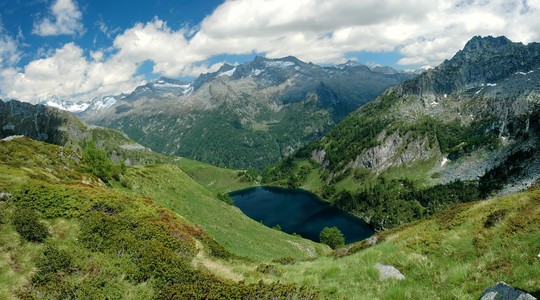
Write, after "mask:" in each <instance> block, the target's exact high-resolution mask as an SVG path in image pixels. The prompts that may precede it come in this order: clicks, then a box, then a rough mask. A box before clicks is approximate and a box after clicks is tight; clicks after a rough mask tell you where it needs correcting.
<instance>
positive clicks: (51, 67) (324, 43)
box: [0, 0, 540, 100]
mask: <svg viewBox="0 0 540 300" xmlns="http://www.w3.org/2000/svg"><path fill="white" fill-rule="evenodd" d="M539 14H540V1H538V0H534V1H531V0H451V1H447V0H364V1H350V0H325V1H316V0H294V1H291V0H274V1H267V0H234V1H232V0H230V1H226V2H224V3H223V4H221V5H220V6H219V7H217V8H216V9H215V10H214V12H213V13H212V14H210V15H208V16H207V17H206V18H205V19H204V20H203V21H202V22H201V23H200V24H197V25H196V26H193V27H185V28H180V29H177V30H176V29H172V28H170V27H169V26H168V25H167V23H166V22H165V21H163V20H161V19H160V18H159V17H156V18H154V19H153V20H150V21H149V22H146V23H137V24H135V25H134V26H133V27H131V28H127V29H125V30H124V31H122V32H116V31H111V30H110V29H109V28H108V27H107V26H106V24H105V23H104V22H103V21H100V22H98V23H96V25H97V27H98V29H99V30H101V31H102V32H103V33H105V34H106V35H108V37H110V38H111V40H113V42H112V46H111V47H110V48H108V49H98V50H94V51H83V49H81V48H80V47H79V46H77V45H75V44H72V43H69V44H66V45H64V46H63V47H62V48H60V49H56V50H55V51H53V53H46V54H44V56H43V57H42V58H40V59H38V60H35V61H33V62H30V63H29V64H28V65H26V66H24V67H22V68H20V69H17V68H14V67H8V68H4V70H3V71H2V72H1V73H0V89H1V90H2V94H3V96H4V97H6V95H7V96H9V97H15V98H20V99H22V100H25V99H28V100H31V99H36V97H39V96H40V95H45V94H54V95H57V96H64V97H67V98H70V99H72V100H73V99H81V100H88V99H91V98H92V97H94V96H97V95H104V94H106V93H110V94H117V93H119V92H125V91H129V89H131V88H133V87H134V86H135V85H136V84H140V83H142V81H143V79H142V78H141V77H138V76H137V75H136V74H137V68H138V66H140V65H141V64H142V63H143V62H145V61H151V62H152V63H153V72H154V73H157V74H160V75H165V76H173V77H174V76H197V75H198V74H199V73H202V72H208V71H213V70H216V69H217V68H218V67H219V64H214V65H208V61H209V60H210V59H211V58H213V57H214V56H216V55H224V54H225V55H231V54H237V55H242V54H252V53H262V54H264V55H266V56H267V57H271V58H275V57H283V56H288V55H294V56H297V57H298V58H300V59H302V60H304V61H311V62H314V63H339V62H343V61H344V60H345V59H347V57H348V56H351V55H352V54H353V53H356V52H361V51H369V52H399V53H400V54H401V55H402V58H401V59H400V60H399V61H398V62H397V63H398V64H401V65H403V66H411V67H418V66H425V65H431V66H435V65H437V64H439V63H441V62H442V61H443V60H444V59H447V58H450V57H451V56H452V55H453V54H454V53H455V52H457V51H458V50H460V49H461V48H462V47H463V45H465V43H466V42H467V40H469V39H470V38H471V37H473V36H475V35H482V36H485V35H494V36H498V35H506V36H507V37H509V38H510V39H511V40H513V41H519V42H524V43H528V42H532V41H539V40H540V18H538V15H539ZM81 19H82V15H81V12H80V10H79V9H78V7H77V5H76V4H75V3H74V2H72V1H71V0H57V1H56V2H55V3H54V5H53V6H52V8H51V14H50V16H47V17H45V18H44V19H42V20H41V21H39V22H37V23H36V24H35V26H34V33H36V34H40V35H54V34H71V35H77V34H82V32H83V31H84V28H83V26H82V24H81ZM85 53H86V54H85ZM0 59H2V62H6V63H7V64H12V63H13V62H16V61H18V59H19V54H18V52H17V50H16V44H13V40H12V39H11V40H10V39H9V38H3V37H2V36H1V35H0ZM6 63H4V65H5V64H6ZM85 97H86V99H85Z"/></svg>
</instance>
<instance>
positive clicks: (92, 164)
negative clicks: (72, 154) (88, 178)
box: [83, 142, 114, 182]
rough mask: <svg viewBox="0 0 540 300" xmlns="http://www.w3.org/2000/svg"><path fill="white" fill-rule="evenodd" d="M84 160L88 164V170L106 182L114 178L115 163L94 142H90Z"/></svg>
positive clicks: (84, 153)
mask: <svg viewBox="0 0 540 300" xmlns="http://www.w3.org/2000/svg"><path fill="white" fill-rule="evenodd" d="M83 159H84V162H85V163H86V164H87V171H88V172H90V173H92V174H94V175H96V176H97V177H99V178H100V179H101V180H103V181H104V182H109V181H111V180H112V179H113V171H114V170H113V163H112V162H111V159H110V158H109V156H108V155H107V152H105V150H103V149H98V148H97V147H96V144H95V143H94V142H90V143H88V145H87V146H86V149H85V150H84V152H83Z"/></svg>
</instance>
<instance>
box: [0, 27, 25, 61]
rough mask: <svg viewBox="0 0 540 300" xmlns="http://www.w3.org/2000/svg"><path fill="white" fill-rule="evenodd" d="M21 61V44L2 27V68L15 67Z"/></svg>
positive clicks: (0, 46) (0, 47)
mask: <svg viewBox="0 0 540 300" xmlns="http://www.w3.org/2000/svg"><path fill="white" fill-rule="evenodd" d="M20 59H21V52H20V51H19V43H18V42H17V40H15V39H13V38H12V37H11V36H10V35H9V34H7V33H5V32H4V30H3V29H2V28H1V27H0V67H2V66H13V65H15V64H16V63H17V62H19V60H20Z"/></svg>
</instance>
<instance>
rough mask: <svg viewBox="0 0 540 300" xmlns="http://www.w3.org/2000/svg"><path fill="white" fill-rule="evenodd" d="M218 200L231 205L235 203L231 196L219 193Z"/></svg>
mask: <svg viewBox="0 0 540 300" xmlns="http://www.w3.org/2000/svg"><path fill="white" fill-rule="evenodd" d="M217 198H218V199H219V200H221V201H223V202H225V203H227V204H229V205H234V201H233V199H232V198H231V196H229V194H222V193H218V194H217Z"/></svg>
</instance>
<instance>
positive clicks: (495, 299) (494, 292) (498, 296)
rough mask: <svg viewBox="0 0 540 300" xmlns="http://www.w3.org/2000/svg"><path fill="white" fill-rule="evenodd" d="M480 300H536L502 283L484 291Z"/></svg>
mask: <svg viewBox="0 0 540 300" xmlns="http://www.w3.org/2000/svg"><path fill="white" fill-rule="evenodd" d="M480 300H537V299H536V298H535V297H533V296H532V295H531V294H528V293H525V292H523V291H520V290H518V289H515V288H513V287H511V286H509V285H508V284H506V283H504V282H502V281H501V282H498V283H497V284H496V285H495V286H492V287H489V288H487V289H485V290H484V293H483V294H482V298H480Z"/></svg>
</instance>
